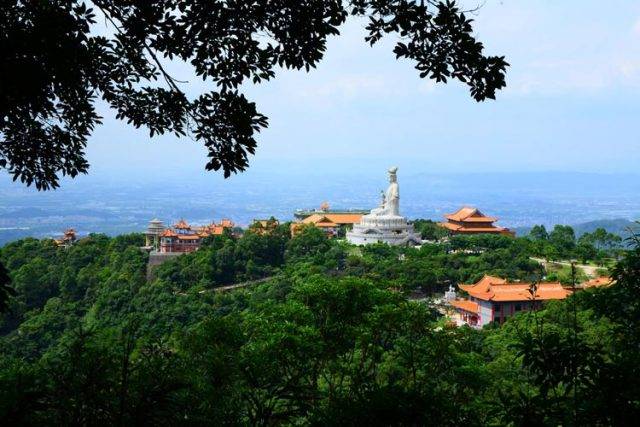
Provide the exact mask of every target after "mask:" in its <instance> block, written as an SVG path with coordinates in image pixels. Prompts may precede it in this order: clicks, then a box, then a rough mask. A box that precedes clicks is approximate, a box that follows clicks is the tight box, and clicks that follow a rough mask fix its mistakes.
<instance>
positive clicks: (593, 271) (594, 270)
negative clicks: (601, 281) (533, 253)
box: [531, 257, 602, 277]
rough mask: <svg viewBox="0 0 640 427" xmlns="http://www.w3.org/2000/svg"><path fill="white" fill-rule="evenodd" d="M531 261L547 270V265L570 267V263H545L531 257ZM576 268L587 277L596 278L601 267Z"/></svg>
mask: <svg viewBox="0 0 640 427" xmlns="http://www.w3.org/2000/svg"><path fill="white" fill-rule="evenodd" d="M531 259H532V260H534V261H537V262H539V263H540V264H542V266H543V267H544V268H547V265H549V264H555V265H564V266H567V267H571V263H570V262H569V261H546V260H544V259H542V258H533V257H531ZM576 268H579V269H580V270H582V271H584V273H585V274H586V275H587V276H589V277H598V270H599V269H600V268H602V267H595V266H593V265H586V264H576Z"/></svg>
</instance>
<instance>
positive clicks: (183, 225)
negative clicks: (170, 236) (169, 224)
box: [173, 219, 191, 230]
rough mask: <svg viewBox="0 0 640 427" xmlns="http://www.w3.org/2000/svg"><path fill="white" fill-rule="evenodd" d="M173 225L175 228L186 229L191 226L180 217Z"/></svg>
mask: <svg viewBox="0 0 640 427" xmlns="http://www.w3.org/2000/svg"><path fill="white" fill-rule="evenodd" d="M173 227H174V228H177V229H178V230H188V229H190V228H191V227H190V226H189V224H187V222H186V221H185V220H184V219H181V220H180V221H178V223H177V224H176V225H174V226H173Z"/></svg>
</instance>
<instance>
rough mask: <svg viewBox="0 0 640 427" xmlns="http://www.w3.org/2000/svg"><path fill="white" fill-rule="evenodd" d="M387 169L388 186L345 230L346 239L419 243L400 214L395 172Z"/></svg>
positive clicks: (363, 242) (411, 226)
mask: <svg viewBox="0 0 640 427" xmlns="http://www.w3.org/2000/svg"><path fill="white" fill-rule="evenodd" d="M397 171H398V168H396V167H393V168H391V169H389V187H388V188H387V191H386V192H383V193H382V201H381V202H380V206H379V207H377V208H375V209H372V210H371V212H369V213H368V214H367V215H363V216H362V218H361V219H360V221H359V222H357V223H355V224H353V229H352V230H351V231H348V232H347V240H348V241H349V242H351V243H353V244H355V245H368V244H371V243H388V244H390V245H419V244H421V243H422V239H421V238H420V236H419V235H418V234H416V233H415V232H414V230H413V225H412V224H409V223H408V222H407V219H406V218H405V217H403V216H401V215H400V187H399V185H398V178H397V175H396V172H397Z"/></svg>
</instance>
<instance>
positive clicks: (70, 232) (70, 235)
mask: <svg viewBox="0 0 640 427" xmlns="http://www.w3.org/2000/svg"><path fill="white" fill-rule="evenodd" d="M77 239H78V237H77V234H76V230H75V229H73V228H68V229H66V230H65V231H64V234H63V235H62V238H60V239H54V240H53V241H54V242H55V244H56V246H58V247H61V248H68V247H69V246H71V245H73V244H74V243H75V242H76V240H77Z"/></svg>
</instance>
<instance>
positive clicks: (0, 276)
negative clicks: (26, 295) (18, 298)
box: [0, 262, 16, 313]
mask: <svg viewBox="0 0 640 427" xmlns="http://www.w3.org/2000/svg"><path fill="white" fill-rule="evenodd" d="M15 293H16V291H15V290H14V289H13V288H12V287H11V278H10V277H9V272H8V271H7V269H6V268H4V265H2V263H1V262H0V313H4V312H5V311H6V310H7V308H8V307H9V298H10V297H12V296H13V295H15Z"/></svg>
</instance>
